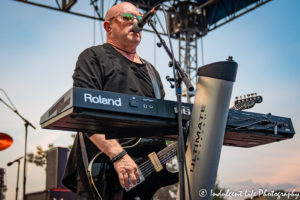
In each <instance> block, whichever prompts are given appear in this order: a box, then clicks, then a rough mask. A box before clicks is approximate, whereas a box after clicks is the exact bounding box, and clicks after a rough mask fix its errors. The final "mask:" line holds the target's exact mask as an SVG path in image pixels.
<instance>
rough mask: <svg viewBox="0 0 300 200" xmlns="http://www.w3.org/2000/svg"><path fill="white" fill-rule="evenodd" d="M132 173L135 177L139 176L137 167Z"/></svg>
mask: <svg viewBox="0 0 300 200" xmlns="http://www.w3.org/2000/svg"><path fill="white" fill-rule="evenodd" d="M134 175H135V177H136V178H139V177H140V173H139V170H138V169H136V170H135V172H134Z"/></svg>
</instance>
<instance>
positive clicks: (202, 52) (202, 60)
mask: <svg viewBox="0 0 300 200" xmlns="http://www.w3.org/2000/svg"><path fill="white" fill-rule="evenodd" d="M201 53H202V66H204V53H203V36H202V37H201Z"/></svg>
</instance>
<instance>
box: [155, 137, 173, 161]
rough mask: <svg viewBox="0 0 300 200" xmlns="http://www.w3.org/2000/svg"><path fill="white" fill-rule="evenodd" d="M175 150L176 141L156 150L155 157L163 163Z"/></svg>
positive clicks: (170, 157) (169, 158) (171, 156)
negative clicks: (158, 150)
mask: <svg viewBox="0 0 300 200" xmlns="http://www.w3.org/2000/svg"><path fill="white" fill-rule="evenodd" d="M176 152H177V142H174V143H173V144H171V145H169V146H168V147H166V148H164V149H163V150H161V151H160V152H158V153H157V157H158V158H159V161H160V163H161V164H162V165H164V164H166V163H167V162H168V161H169V160H171V159H172V158H173V157H174V156H175V155H176Z"/></svg>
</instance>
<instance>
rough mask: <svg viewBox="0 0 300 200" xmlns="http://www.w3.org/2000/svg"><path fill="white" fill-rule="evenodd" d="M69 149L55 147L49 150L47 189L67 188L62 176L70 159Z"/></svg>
mask: <svg viewBox="0 0 300 200" xmlns="http://www.w3.org/2000/svg"><path fill="white" fill-rule="evenodd" d="M68 153H69V149H68V148H64V147H54V148H51V149H50V150H48V151H47V168H46V189H51V188H60V189H67V188H66V187H65V186H64V185H63V184H62V177H63V174H64V170H65V167H66V164H67V160H68Z"/></svg>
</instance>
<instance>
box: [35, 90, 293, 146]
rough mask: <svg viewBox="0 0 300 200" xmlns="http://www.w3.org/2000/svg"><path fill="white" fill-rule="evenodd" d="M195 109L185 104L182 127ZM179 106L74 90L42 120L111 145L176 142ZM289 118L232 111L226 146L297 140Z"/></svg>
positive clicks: (44, 125)
mask: <svg viewBox="0 0 300 200" xmlns="http://www.w3.org/2000/svg"><path fill="white" fill-rule="evenodd" d="M192 110H193V104H189V103H182V107H181V111H182V122H183V125H184V124H185V123H186V122H187V121H188V120H190V118H191V114H192ZM177 112H178V107H177V102H175V101H168V100H162V99H154V98H148V97H142V96H134V95H127V94H120V93H114V92H107V91H99V90H93V89H86V88H76V87H73V88H71V89H70V90H68V91H67V92H66V93H65V94H64V95H63V96H62V97H61V98H59V99H58V100H57V101H56V102H55V103H54V105H53V106H51V107H50V108H49V109H48V110H47V112H46V113H45V114H44V115H43V116H42V117H41V120H40V125H41V127H42V128H45V129H53V130H64V131H75V132H78V131H80V132H90V133H102V134H105V136H106V138H107V139H119V138H133V137H147V138H157V139H166V140H176V139H177V135H178V126H177V124H178V119H177ZM294 134H295V130H294V128H293V125H292V121H291V119H290V118H286V117H278V116H273V115H264V114H259V113H251V112H245V111H239V110H229V113H228V119H227V125H226V131H225V137H224V142H223V144H224V145H227V146H237V147H253V146H259V145H262V144H267V143H271V142H276V141H281V140H285V139H289V138H293V136H294Z"/></svg>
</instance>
